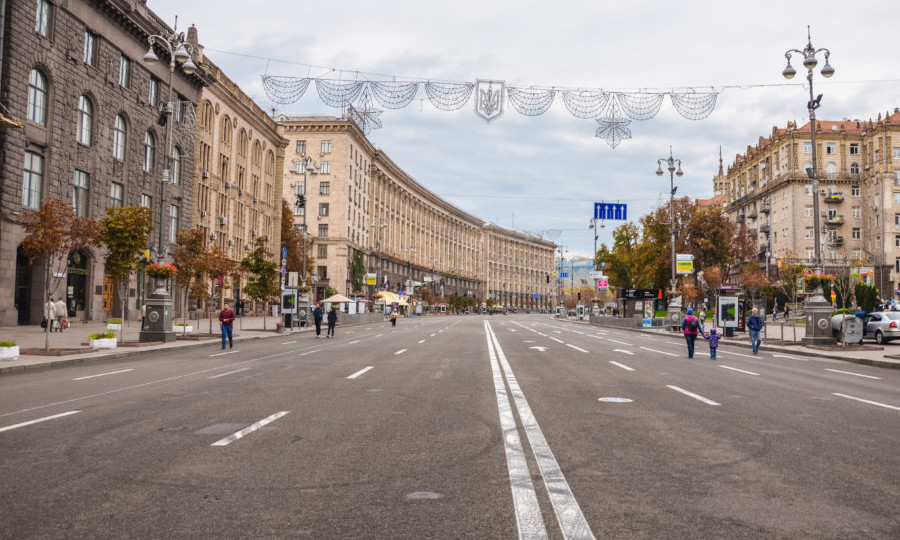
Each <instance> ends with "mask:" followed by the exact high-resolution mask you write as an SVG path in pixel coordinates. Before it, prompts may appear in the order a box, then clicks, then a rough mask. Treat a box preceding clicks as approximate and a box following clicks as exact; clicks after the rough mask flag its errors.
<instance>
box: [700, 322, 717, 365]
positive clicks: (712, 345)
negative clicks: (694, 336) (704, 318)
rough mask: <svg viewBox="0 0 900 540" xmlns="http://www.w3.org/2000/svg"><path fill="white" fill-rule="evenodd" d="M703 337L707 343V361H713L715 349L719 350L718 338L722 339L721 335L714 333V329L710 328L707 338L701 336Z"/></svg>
mask: <svg viewBox="0 0 900 540" xmlns="http://www.w3.org/2000/svg"><path fill="white" fill-rule="evenodd" d="M703 337H704V338H706V340H707V341H709V359H710V360H715V359H716V349H718V348H719V338H721V337H722V334H719V333H718V332H716V329H715V328H710V329H709V336H703Z"/></svg>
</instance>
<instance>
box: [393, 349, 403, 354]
mask: <svg viewBox="0 0 900 540" xmlns="http://www.w3.org/2000/svg"><path fill="white" fill-rule="evenodd" d="M405 352H406V349H400V350H399V351H397V352H395V353H394V354H403V353H405Z"/></svg>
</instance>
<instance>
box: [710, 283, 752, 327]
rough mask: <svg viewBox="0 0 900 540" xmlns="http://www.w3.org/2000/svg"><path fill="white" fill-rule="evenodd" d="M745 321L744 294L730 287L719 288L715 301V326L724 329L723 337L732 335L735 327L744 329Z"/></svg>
mask: <svg viewBox="0 0 900 540" xmlns="http://www.w3.org/2000/svg"><path fill="white" fill-rule="evenodd" d="M729 293H731V294H729ZM745 322H746V319H745V317H744V295H743V294H737V293H735V292H733V291H732V290H730V289H720V291H719V300H718V302H717V303H716V326H718V327H719V328H722V329H724V330H725V331H724V332H722V333H723V335H724V336H725V337H732V336H734V331H735V329H737V330H738V331H739V332H744V331H745V327H744V323H745Z"/></svg>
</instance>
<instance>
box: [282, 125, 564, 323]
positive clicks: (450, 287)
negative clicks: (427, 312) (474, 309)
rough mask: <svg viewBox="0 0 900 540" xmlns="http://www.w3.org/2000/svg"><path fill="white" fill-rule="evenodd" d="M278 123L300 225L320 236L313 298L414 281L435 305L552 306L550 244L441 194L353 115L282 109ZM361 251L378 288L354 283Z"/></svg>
mask: <svg viewBox="0 0 900 540" xmlns="http://www.w3.org/2000/svg"><path fill="white" fill-rule="evenodd" d="M278 123H279V129H280V133H281V134H282V135H283V136H284V137H285V138H287V139H288V140H289V141H290V142H289V144H288V149H287V151H286V156H285V160H284V177H285V180H284V197H285V198H286V199H288V200H294V199H295V198H296V197H297V196H298V195H302V196H303V197H304V199H305V207H296V209H295V214H296V215H295V224H296V226H297V227H302V226H305V227H306V230H307V231H308V234H309V235H310V236H311V237H312V239H313V241H314V246H313V248H312V252H311V256H312V257H313V258H314V259H315V268H316V270H315V272H314V274H315V280H316V281H315V284H314V288H315V290H316V298H321V297H322V294H323V292H324V289H325V287H326V286H330V287H331V288H332V289H334V290H335V291H337V292H338V293H341V294H344V295H348V296H349V295H353V294H357V293H366V294H367V295H368V296H371V294H372V293H374V292H375V291H376V288H377V289H382V288H383V289H388V290H392V291H400V290H407V289H408V288H409V287H410V286H412V289H413V291H414V295H415V298H417V299H419V300H423V301H424V303H426V304H429V305H433V304H438V303H442V302H443V301H445V300H446V298H447V297H449V296H451V295H455V296H468V297H472V298H475V299H476V300H477V301H479V302H483V301H485V300H488V299H492V300H493V301H494V303H495V304H498V305H503V306H506V307H535V308H538V307H549V305H550V292H551V291H552V286H551V285H550V284H548V283H547V277H546V276H547V275H549V274H552V271H553V254H554V249H555V245H554V244H553V243H551V242H548V241H545V240H541V239H539V238H535V237H532V236H529V235H526V234H523V233H519V232H516V231H508V230H505V229H502V228H499V227H496V226H494V225H490V224H486V223H484V222H483V221H482V220H480V219H478V218H476V217H474V216H472V215H470V214H468V213H466V212H464V211H463V210H460V209H459V208H456V207H455V206H453V205H451V204H449V203H447V202H446V201H444V200H442V199H441V198H440V197H438V196H437V195H435V194H434V193H432V192H431V191H429V190H428V189H426V188H425V187H423V186H422V185H421V184H419V183H418V182H416V181H415V180H414V179H412V178H411V177H409V175H407V174H406V173H405V172H404V171H403V170H402V169H400V167H399V166H397V165H396V164H395V163H394V162H393V161H392V160H391V159H390V158H389V157H388V156H387V155H386V154H384V153H383V152H381V151H380V150H377V149H375V148H374V147H373V146H372V144H371V143H370V142H369V141H368V139H366V137H365V135H364V134H363V133H362V132H361V131H360V130H359V128H358V127H357V126H356V125H355V124H353V123H352V122H349V121H347V120H343V119H338V118H330V117H280V118H278ZM360 259H361V260H362V261H363V264H364V266H365V269H366V272H367V273H370V274H377V278H376V279H377V286H376V285H371V286H364V287H359V286H358V285H357V284H355V283H354V280H353V276H352V275H351V271H350V269H351V266H352V265H353V262H354V260H360ZM422 284H425V285H424V286H423V285H422ZM536 294H537V295H538V296H537V297H535V295H536Z"/></svg>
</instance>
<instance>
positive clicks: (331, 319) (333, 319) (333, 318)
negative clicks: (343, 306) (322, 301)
mask: <svg viewBox="0 0 900 540" xmlns="http://www.w3.org/2000/svg"><path fill="white" fill-rule="evenodd" d="M335 325H337V310H335V309H334V306H331V310H329V311H328V333H327V334H326V335H325V337H326V338H333V337H334V327H335Z"/></svg>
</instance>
